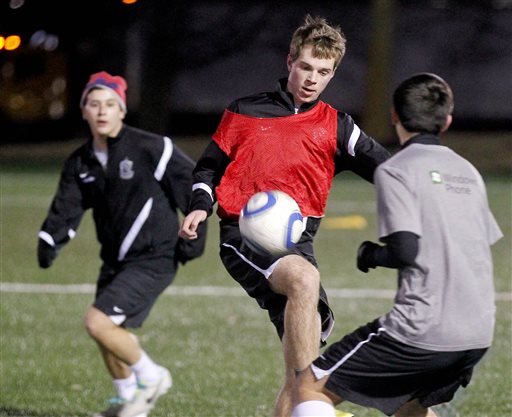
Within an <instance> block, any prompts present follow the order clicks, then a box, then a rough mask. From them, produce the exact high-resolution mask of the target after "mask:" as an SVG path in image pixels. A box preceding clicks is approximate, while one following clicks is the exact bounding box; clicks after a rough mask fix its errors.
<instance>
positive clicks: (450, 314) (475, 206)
mask: <svg viewBox="0 0 512 417" xmlns="http://www.w3.org/2000/svg"><path fill="white" fill-rule="evenodd" d="M375 185H376V190H377V206H378V213H379V236H380V237H381V238H383V237H386V236H388V235H390V234H391V233H394V232H400V231H408V232H412V233H415V234H416V235H418V236H419V238H420V239H419V253H418V256H417V258H416V262H415V266H414V267H408V268H404V269H401V270H399V272H398V274H399V288H398V290H397V294H396V297H395V303H394V306H393V308H392V310H391V311H390V312H389V313H387V314H386V315H384V316H382V317H381V319H380V323H381V325H382V326H383V327H384V328H385V329H386V330H387V331H388V333H389V334H390V335H391V336H393V337H395V338H396V339H398V340H400V341H402V342H403V343H406V344H408V345H411V346H416V347H419V348H423V349H428V350H434V351H460V350H466V349H476V348H484V347H488V346H490V345H491V342H492V338H493V330H494V316H495V303H494V282H493V264H492V254H491V249H490V246H491V245H492V244H493V243H495V242H496V241H497V240H499V239H500V238H501V237H502V233H501V230H500V228H499V227H498V225H497V223H496V220H495V219H494V217H493V215H492V213H491V211H490V209H489V206H488V201H487V192H486V188H485V184H484V182H483V179H482V177H481V176H480V174H479V173H478V171H477V170H476V169H475V167H473V165H471V164H470V163H469V162H468V161H467V160H465V159H464V158H462V157H460V156H459V155H457V154H456V153H455V152H453V151H452V150H451V149H449V148H447V147H445V146H440V145H432V144H420V143H412V144H410V145H409V146H407V147H405V148H404V149H403V150H401V151H400V152H398V153H397V154H396V155H394V156H393V157H391V158H390V159H388V160H387V161H385V162H384V163H382V164H381V165H380V166H379V167H378V168H377V171H376V173H375Z"/></svg>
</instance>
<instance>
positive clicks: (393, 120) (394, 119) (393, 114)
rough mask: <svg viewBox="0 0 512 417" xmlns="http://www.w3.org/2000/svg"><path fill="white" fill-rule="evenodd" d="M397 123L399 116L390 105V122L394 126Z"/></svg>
mask: <svg viewBox="0 0 512 417" xmlns="http://www.w3.org/2000/svg"><path fill="white" fill-rule="evenodd" d="M398 123H400V118H399V117H398V114H397V113H396V110H395V108H394V107H391V124H392V125H393V126H395V125H397V124H398Z"/></svg>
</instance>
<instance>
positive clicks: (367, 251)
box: [357, 240, 381, 273]
mask: <svg viewBox="0 0 512 417" xmlns="http://www.w3.org/2000/svg"><path fill="white" fill-rule="evenodd" d="M380 248H381V246H380V245H377V244H376V243H373V242H370V241H368V240H366V241H364V242H363V243H361V245H360V246H359V249H358V250H357V269H359V270H360V271H362V272H365V273H366V272H368V269H369V268H375V267H376V266H377V264H376V263H375V257H374V253H375V250H377V249H380Z"/></svg>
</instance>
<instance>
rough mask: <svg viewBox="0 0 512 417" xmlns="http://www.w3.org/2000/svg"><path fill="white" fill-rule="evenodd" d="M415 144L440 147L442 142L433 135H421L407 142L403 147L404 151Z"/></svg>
mask: <svg viewBox="0 0 512 417" xmlns="http://www.w3.org/2000/svg"><path fill="white" fill-rule="evenodd" d="M413 143H421V144H422V145H440V144H441V141H440V140H439V136H436V135H433V134H432V133H420V134H418V135H416V136H413V137H412V138H411V139H409V140H408V141H407V142H405V143H404V144H403V145H402V149H404V148H406V147H407V146H409V145H412V144H413Z"/></svg>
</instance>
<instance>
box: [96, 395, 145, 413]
mask: <svg viewBox="0 0 512 417" xmlns="http://www.w3.org/2000/svg"><path fill="white" fill-rule="evenodd" d="M108 403H109V407H108V408H107V409H106V410H105V411H101V412H99V413H94V414H93V415H92V417H117V415H118V413H119V411H120V410H121V408H122V407H123V405H124V404H125V403H126V400H124V399H122V398H121V397H112V398H110V399H109V400H108ZM135 417H148V413H142V414H139V415H137V416H135Z"/></svg>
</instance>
